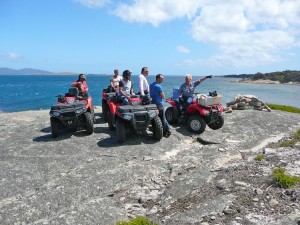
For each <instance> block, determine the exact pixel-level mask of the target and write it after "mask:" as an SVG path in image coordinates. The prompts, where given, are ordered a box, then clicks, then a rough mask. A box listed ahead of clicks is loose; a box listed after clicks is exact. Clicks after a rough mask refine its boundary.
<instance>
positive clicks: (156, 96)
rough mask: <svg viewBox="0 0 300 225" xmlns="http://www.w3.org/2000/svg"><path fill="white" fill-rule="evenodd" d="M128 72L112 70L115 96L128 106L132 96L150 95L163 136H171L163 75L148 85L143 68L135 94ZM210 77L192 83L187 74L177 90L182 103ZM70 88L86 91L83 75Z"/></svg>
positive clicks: (112, 84) (112, 85) (111, 82)
mask: <svg viewBox="0 0 300 225" xmlns="http://www.w3.org/2000/svg"><path fill="white" fill-rule="evenodd" d="M131 74H132V72H131V71H130V70H124V71H123V74H122V76H120V74H119V70H118V69H115V70H114V75H113V77H112V78H111V80H110V86H111V88H112V89H113V91H115V92H116V93H117V95H118V96H119V97H120V98H121V99H122V104H123V105H126V104H129V100H130V98H131V97H132V96H134V95H136V94H137V95H140V96H141V97H143V96H147V95H150V97H151V99H152V103H153V104H156V106H157V108H158V110H159V117H160V118H161V120H162V123H163V130H164V136H165V137H169V136H170V135H171V129H170V128H171V127H170V125H169V123H168V121H167V120H166V117H165V113H164V111H165V109H164V106H163V99H165V94H164V91H163V87H162V85H161V84H162V82H163V80H164V76H163V74H157V75H156V77H155V81H154V82H153V83H151V84H150V85H149V83H148V81H147V76H148V75H149V69H148V67H143V68H142V69H141V74H140V75H139V77H138V89H139V90H138V93H136V94H135V92H134V90H133V85H132V82H131ZM207 78H211V76H206V77H204V78H202V79H199V80H197V81H194V82H193V81H192V76H191V75H190V74H187V75H186V76H185V83H183V84H182V85H181V86H180V88H179V93H178V94H179V97H180V99H182V101H184V102H187V100H188V98H189V97H193V95H194V91H195V88H196V87H197V86H198V85H199V84H200V83H202V82H203V81H205V80H206V79H207ZM72 86H75V87H77V88H78V89H79V90H81V92H82V93H86V92H87V91H88V85H87V83H86V77H85V75H84V74H80V75H79V78H78V80H77V81H75V82H73V83H72Z"/></svg>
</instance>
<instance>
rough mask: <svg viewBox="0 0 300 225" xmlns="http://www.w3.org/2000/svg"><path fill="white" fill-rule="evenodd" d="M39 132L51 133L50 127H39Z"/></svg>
mask: <svg viewBox="0 0 300 225" xmlns="http://www.w3.org/2000/svg"><path fill="white" fill-rule="evenodd" d="M41 132H43V133H51V127H45V128H43V129H41Z"/></svg>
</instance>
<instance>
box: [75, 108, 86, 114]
mask: <svg viewBox="0 0 300 225" xmlns="http://www.w3.org/2000/svg"><path fill="white" fill-rule="evenodd" d="M75 112H76V114H80V113H83V112H84V109H83V108H81V109H76V111H75Z"/></svg>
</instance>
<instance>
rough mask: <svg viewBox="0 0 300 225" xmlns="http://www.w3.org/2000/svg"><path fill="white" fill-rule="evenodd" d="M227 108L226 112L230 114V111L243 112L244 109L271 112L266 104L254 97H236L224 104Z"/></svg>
mask: <svg viewBox="0 0 300 225" xmlns="http://www.w3.org/2000/svg"><path fill="white" fill-rule="evenodd" d="M226 106H227V108H226V111H229V112H231V111H232V110H244V109H256V110H263V109H266V110H267V111H269V112H271V109H270V107H268V106H267V104H266V103H265V102H264V101H262V100H260V99H259V98H257V97H256V96H254V95H240V94H239V95H236V96H235V97H234V100H233V101H231V102H228V103H227V104H226Z"/></svg>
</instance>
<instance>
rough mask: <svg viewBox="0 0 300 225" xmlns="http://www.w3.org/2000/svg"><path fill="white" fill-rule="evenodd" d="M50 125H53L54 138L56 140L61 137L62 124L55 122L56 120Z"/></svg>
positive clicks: (51, 121)
mask: <svg viewBox="0 0 300 225" xmlns="http://www.w3.org/2000/svg"><path fill="white" fill-rule="evenodd" d="M50 124H51V134H52V137H54V138H56V137H58V136H59V135H61V124H60V122H59V121H57V120H55V119H50Z"/></svg>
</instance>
